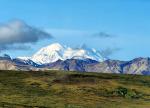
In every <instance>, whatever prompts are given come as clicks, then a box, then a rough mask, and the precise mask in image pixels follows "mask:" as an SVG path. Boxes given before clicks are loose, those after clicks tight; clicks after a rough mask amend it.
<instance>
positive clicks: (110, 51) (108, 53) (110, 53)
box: [100, 48, 121, 59]
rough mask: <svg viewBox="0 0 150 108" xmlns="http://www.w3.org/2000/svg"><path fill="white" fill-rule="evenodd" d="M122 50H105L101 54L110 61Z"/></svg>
mask: <svg viewBox="0 0 150 108" xmlns="http://www.w3.org/2000/svg"><path fill="white" fill-rule="evenodd" d="M120 50H121V49H120V48H106V49H104V50H101V51H100V53H101V55H102V56H103V57H104V58H107V59H108V58H109V57H110V56H111V55H112V54H114V53H116V52H117V51H120Z"/></svg>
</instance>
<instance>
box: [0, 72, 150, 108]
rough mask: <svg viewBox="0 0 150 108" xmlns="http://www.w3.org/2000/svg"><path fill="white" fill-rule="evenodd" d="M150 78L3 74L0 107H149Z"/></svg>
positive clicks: (96, 74)
mask: <svg viewBox="0 0 150 108" xmlns="http://www.w3.org/2000/svg"><path fill="white" fill-rule="evenodd" d="M149 107H150V76H139V75H116V74H98V73H77V72H62V71H46V72H34V71H30V72H22V71H0V108H149Z"/></svg>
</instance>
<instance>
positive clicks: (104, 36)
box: [92, 32, 114, 38]
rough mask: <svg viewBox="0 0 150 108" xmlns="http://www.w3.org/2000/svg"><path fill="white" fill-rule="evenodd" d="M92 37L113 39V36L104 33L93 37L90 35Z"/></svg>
mask: <svg viewBox="0 0 150 108" xmlns="http://www.w3.org/2000/svg"><path fill="white" fill-rule="evenodd" d="M92 37H96V38H111V37H114V35H111V34H108V33H105V32H99V33H95V34H94V35H92Z"/></svg>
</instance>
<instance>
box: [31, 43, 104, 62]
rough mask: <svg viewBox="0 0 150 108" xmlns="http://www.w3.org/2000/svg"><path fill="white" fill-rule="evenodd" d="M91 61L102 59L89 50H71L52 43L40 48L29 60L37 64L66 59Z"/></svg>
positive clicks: (96, 52)
mask: <svg viewBox="0 0 150 108" xmlns="http://www.w3.org/2000/svg"><path fill="white" fill-rule="evenodd" d="M72 58H73V59H92V60H96V61H103V60H104V58H103V57H102V56H101V54H100V52H99V51H96V50H95V49H89V48H84V47H81V48H71V47H67V46H63V45H60V44H59V43H54V44H51V45H49V46H46V47H43V48H41V49H40V50H39V51H38V52H37V53H35V54H34V55H33V56H32V57H31V60H32V61H34V62H35V63H37V64H47V63H52V62H55V61H57V60H67V59H72Z"/></svg>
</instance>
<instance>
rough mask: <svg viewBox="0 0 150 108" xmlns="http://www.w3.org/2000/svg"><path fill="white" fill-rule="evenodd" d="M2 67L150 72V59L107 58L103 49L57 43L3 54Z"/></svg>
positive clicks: (0, 65) (145, 73)
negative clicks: (23, 54) (23, 52)
mask: <svg viewBox="0 0 150 108" xmlns="http://www.w3.org/2000/svg"><path fill="white" fill-rule="evenodd" d="M0 70H25V71H30V70H32V71H38V70H66V71H79V72H98V73H120V74H140V75H150V58H142V57H139V58H135V59H133V60H130V61H120V60H111V59H106V58H104V57H103V56H102V55H101V52H100V51H97V50H95V49H90V48H87V47H86V46H81V47H80V48H71V47H67V46H62V45H60V44H59V43H54V44H51V45H49V46H46V47H43V48H41V49H40V50H39V51H38V52H37V53H35V54H34V55H33V56H32V57H17V58H11V57H10V56H9V55H7V54H5V55H3V56H1V57H0Z"/></svg>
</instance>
